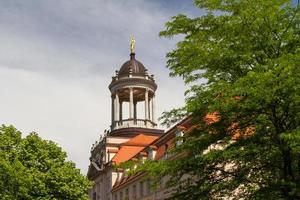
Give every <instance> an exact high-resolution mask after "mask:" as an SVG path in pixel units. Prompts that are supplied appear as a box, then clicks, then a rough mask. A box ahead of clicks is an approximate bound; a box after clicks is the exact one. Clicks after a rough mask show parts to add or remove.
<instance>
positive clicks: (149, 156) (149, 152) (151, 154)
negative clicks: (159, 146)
mask: <svg viewBox="0 0 300 200" xmlns="http://www.w3.org/2000/svg"><path fill="white" fill-rule="evenodd" d="M148 158H149V159H151V160H152V159H153V149H151V148H149V150H148Z"/></svg>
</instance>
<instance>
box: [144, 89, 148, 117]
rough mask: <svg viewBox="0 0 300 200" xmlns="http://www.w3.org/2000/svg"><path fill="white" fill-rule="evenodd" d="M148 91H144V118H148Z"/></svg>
mask: <svg viewBox="0 0 300 200" xmlns="http://www.w3.org/2000/svg"><path fill="white" fill-rule="evenodd" d="M148 93H149V91H148V89H146V91H145V119H146V120H147V119H149V118H148V107H149V95H148Z"/></svg>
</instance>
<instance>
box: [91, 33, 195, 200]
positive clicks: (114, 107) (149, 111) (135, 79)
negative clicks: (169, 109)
mask: <svg viewBox="0 0 300 200" xmlns="http://www.w3.org/2000/svg"><path fill="white" fill-rule="evenodd" d="M134 44H135V41H134V39H132V40H131V54H130V59H129V60H128V61H126V62H125V63H124V64H123V65H122V66H121V68H120V70H118V71H116V73H115V76H113V77H112V81H111V83H110V85H109V90H110V92H111V125H110V130H109V131H105V133H104V136H102V137H101V138H100V140H99V141H98V142H96V143H95V144H94V145H93V147H92V149H91V156H90V165H89V169H88V174H87V176H88V178H89V179H90V180H92V181H94V183H95V184H94V186H93V188H92V189H91V190H90V191H89V193H90V194H89V195H90V198H91V199H92V200H125V199H165V197H167V196H168V195H169V194H168V192H167V191H166V190H165V189H164V187H163V185H164V181H165V180H164V179H162V184H161V186H160V187H158V188H157V189H155V191H154V190H153V189H152V187H151V177H147V174H145V173H138V174H135V175H132V176H130V177H128V176H126V174H125V173H124V171H123V169H121V168H118V167H116V166H118V165H119V164H120V163H123V162H126V161H129V160H134V159H153V160H158V159H166V158H167V156H168V154H167V153H166V152H167V150H168V149H169V148H171V147H172V145H176V142H174V138H175V137H176V135H180V134H182V132H183V131H184V130H187V129H188V127H191V123H190V119H188V118H186V119H184V120H182V121H181V122H180V123H179V124H177V125H175V126H174V127H172V128H171V129H170V130H168V131H167V132H165V131H164V130H160V129H158V128H157V124H156V121H155V92H156V89H157V85H156V83H155V80H154V76H153V75H150V74H149V73H148V70H147V69H146V68H145V67H144V65H143V64H142V63H141V62H139V61H138V60H136V58H135V50H134ZM177 142H178V141H177ZM179 142H180V141H179Z"/></svg>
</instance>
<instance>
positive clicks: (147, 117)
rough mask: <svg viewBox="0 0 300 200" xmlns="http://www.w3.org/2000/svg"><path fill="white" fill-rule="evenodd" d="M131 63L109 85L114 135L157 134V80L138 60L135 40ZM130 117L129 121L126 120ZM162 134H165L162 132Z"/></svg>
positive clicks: (118, 72)
mask: <svg viewBox="0 0 300 200" xmlns="http://www.w3.org/2000/svg"><path fill="white" fill-rule="evenodd" d="M130 50H131V53H130V60H128V61H127V62H125V63H124V64H123V65H122V66H121V68H120V70H117V71H116V74H115V76H113V77H112V82H111V83H110V85H109V90H110V92H111V126H110V128H111V134H114V133H116V132H120V131H121V130H123V129H127V132H128V129H130V130H135V131H138V129H144V132H145V129H147V130H148V131H150V130H149V129H151V131H152V132H153V131H154V132H156V131H155V129H156V126H157V124H156V122H155V91H156V89H157V85H156V83H155V80H154V76H153V75H150V74H149V73H148V70H147V69H146V68H145V67H144V65H143V64H142V63H141V62H139V61H138V60H136V58H135V40H134V38H133V37H131V42H130ZM125 114H126V117H125ZM159 132H160V133H161V131H159Z"/></svg>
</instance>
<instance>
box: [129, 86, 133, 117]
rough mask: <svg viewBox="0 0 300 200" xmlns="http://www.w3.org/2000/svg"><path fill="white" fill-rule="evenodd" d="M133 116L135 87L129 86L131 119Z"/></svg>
mask: <svg viewBox="0 0 300 200" xmlns="http://www.w3.org/2000/svg"><path fill="white" fill-rule="evenodd" d="M132 118H133V88H132V87H131V88H129V119H132Z"/></svg>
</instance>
